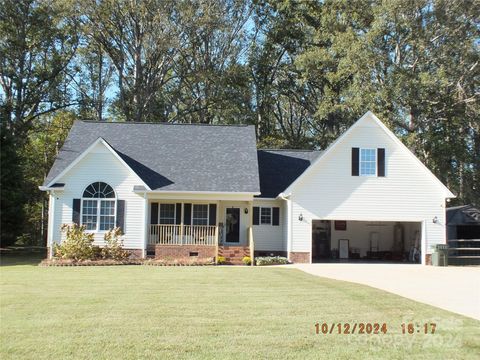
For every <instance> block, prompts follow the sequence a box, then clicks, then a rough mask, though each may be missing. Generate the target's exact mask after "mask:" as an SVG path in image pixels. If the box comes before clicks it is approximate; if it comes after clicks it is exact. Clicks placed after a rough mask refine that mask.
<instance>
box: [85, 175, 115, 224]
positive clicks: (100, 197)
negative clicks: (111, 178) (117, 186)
mask: <svg viewBox="0 0 480 360" xmlns="http://www.w3.org/2000/svg"><path fill="white" fill-rule="evenodd" d="M115 208H116V197H115V191H114V190H113V188H112V187H111V186H110V185H108V184H106V183H104V182H100V181H99V182H94V183H92V184H90V185H88V186H87V188H86V189H85V191H84V192H83V197H82V225H85V227H86V229H87V230H93V231H108V230H110V229H113V228H114V227H115Z"/></svg>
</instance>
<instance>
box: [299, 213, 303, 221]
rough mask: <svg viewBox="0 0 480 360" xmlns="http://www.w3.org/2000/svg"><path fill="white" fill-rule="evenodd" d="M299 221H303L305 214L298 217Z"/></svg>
mask: <svg viewBox="0 0 480 360" xmlns="http://www.w3.org/2000/svg"><path fill="white" fill-rule="evenodd" d="M298 221H303V214H302V213H300V215H298Z"/></svg>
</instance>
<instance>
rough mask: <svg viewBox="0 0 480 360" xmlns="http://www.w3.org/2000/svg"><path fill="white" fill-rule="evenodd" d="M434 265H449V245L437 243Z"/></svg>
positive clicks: (433, 257)
mask: <svg viewBox="0 0 480 360" xmlns="http://www.w3.org/2000/svg"><path fill="white" fill-rule="evenodd" d="M432 265H433V266H448V245H445V244H437V245H435V251H434V253H433V254H432Z"/></svg>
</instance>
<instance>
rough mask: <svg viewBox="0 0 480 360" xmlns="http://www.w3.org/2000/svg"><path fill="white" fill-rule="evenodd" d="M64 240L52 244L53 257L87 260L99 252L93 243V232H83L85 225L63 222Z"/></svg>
mask: <svg viewBox="0 0 480 360" xmlns="http://www.w3.org/2000/svg"><path fill="white" fill-rule="evenodd" d="M62 232H63V233H65V240H64V241H62V243H61V244H56V245H55V246H54V257H55V258H59V259H72V260H88V259H94V258H96V257H97V256H98V254H99V247H98V246H95V245H93V240H94V238H93V234H91V233H86V232H85V226H83V225H82V226H80V225H77V224H72V225H68V224H63V225H62Z"/></svg>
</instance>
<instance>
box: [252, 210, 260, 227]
mask: <svg viewBox="0 0 480 360" xmlns="http://www.w3.org/2000/svg"><path fill="white" fill-rule="evenodd" d="M259 224H260V208H259V207H258V206H254V207H253V225H259Z"/></svg>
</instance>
